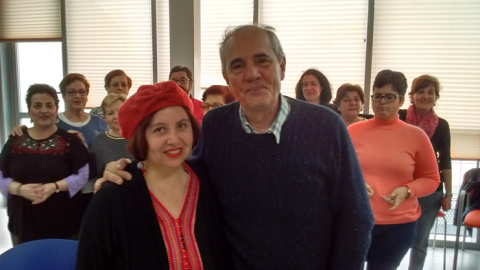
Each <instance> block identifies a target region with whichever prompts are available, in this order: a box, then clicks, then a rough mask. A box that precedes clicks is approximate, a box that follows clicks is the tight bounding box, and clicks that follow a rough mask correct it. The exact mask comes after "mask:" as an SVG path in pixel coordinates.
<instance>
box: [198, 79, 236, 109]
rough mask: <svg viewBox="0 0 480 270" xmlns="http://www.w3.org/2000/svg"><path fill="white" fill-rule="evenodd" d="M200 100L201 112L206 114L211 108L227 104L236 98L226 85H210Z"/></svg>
mask: <svg viewBox="0 0 480 270" xmlns="http://www.w3.org/2000/svg"><path fill="white" fill-rule="evenodd" d="M202 100H203V104H202V109H203V114H206V113H207V112H208V111H210V110H211V109H213V108H215V107H218V106H222V105H225V104H228V103H230V102H233V101H235V100H236V99H235V96H234V95H233V94H232V92H230V89H228V86H225V85H212V86H210V87H208V88H207V89H206V90H205V92H203V96H202Z"/></svg>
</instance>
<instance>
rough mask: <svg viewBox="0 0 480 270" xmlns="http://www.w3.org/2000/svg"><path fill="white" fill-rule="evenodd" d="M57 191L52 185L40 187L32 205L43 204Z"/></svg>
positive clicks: (47, 184)
mask: <svg viewBox="0 0 480 270" xmlns="http://www.w3.org/2000/svg"><path fill="white" fill-rule="evenodd" d="M56 190H57V186H56V185H55V184H54V183H46V184H43V185H41V189H40V191H39V196H38V198H37V199H36V200H34V201H32V204H41V203H43V202H45V201H46V200H47V199H48V198H50V196H52V194H53V193H55V191H56Z"/></svg>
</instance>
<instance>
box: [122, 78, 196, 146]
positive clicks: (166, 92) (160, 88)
mask: <svg viewBox="0 0 480 270" xmlns="http://www.w3.org/2000/svg"><path fill="white" fill-rule="evenodd" d="M170 106H184V107H186V108H188V109H189V110H190V113H192V112H193V102H192V100H191V99H190V97H189V96H188V95H187V93H185V91H183V89H182V88H180V86H178V85H177V84H176V83H175V82H174V81H166V82H161V83H156V84H153V85H142V86H140V87H139V88H138V90H137V92H136V93H135V94H133V95H132V96H131V97H130V98H128V99H127V100H126V101H125V102H124V103H123V104H122V106H120V108H119V109H118V125H119V126H120V134H121V135H122V137H124V138H126V139H130V138H132V135H133V132H134V131H135V129H136V128H137V126H138V124H140V122H141V121H142V120H143V119H144V118H145V117H147V116H148V115H150V114H151V113H154V112H156V111H158V110H161V109H163V108H166V107H170Z"/></svg>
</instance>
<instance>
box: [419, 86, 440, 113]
mask: <svg viewBox="0 0 480 270" xmlns="http://www.w3.org/2000/svg"><path fill="white" fill-rule="evenodd" d="M436 100H437V97H436V95H435V86H434V85H433V84H430V85H429V86H427V87H425V88H422V89H420V90H418V91H417V92H416V93H415V94H413V104H415V108H416V109H417V110H421V111H424V112H430V110H431V109H432V108H433V105H434V104H435V101H436Z"/></svg>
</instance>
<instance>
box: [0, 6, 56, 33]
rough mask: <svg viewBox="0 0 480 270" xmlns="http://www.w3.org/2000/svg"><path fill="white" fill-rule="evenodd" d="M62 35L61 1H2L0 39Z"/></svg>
mask: <svg viewBox="0 0 480 270" xmlns="http://www.w3.org/2000/svg"><path fill="white" fill-rule="evenodd" d="M61 37H62V27H61V17H60V1H58V0H1V1H0V41H7V40H38V39H60V38H61Z"/></svg>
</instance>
